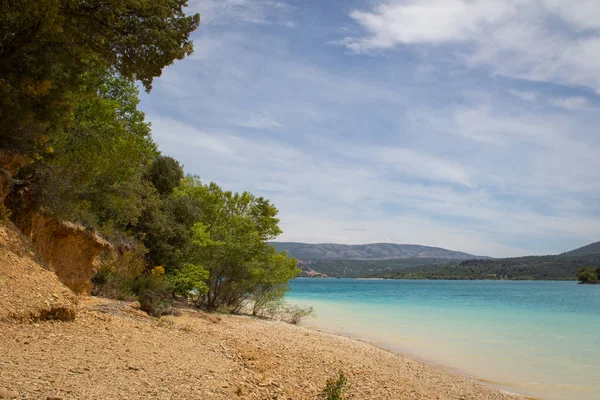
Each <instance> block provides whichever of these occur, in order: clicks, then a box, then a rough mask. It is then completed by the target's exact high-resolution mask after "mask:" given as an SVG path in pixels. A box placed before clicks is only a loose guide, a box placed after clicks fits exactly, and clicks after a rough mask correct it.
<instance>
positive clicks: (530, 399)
mask: <svg viewBox="0 0 600 400" xmlns="http://www.w3.org/2000/svg"><path fill="white" fill-rule="evenodd" d="M299 326H302V327H304V328H306V329H310V330H313V331H316V332H321V333H325V334H328V335H333V336H339V337H343V338H347V339H350V340H353V341H357V342H361V343H365V344H368V345H370V346H373V347H376V348H378V349H380V350H383V351H387V352H390V353H392V354H396V355H400V356H402V357H406V358H408V359H411V360H413V361H415V362H420V363H423V364H425V365H426V366H428V367H430V368H436V369H441V370H444V371H446V372H448V373H450V374H453V375H456V376H460V377H461V378H464V379H468V380H470V381H472V382H474V383H481V384H484V385H486V386H488V387H490V388H492V389H496V390H500V391H502V392H504V393H506V394H508V395H512V396H518V397H519V398H523V399H526V400H546V399H544V398H541V397H536V396H528V395H524V394H522V393H518V392H515V391H514V390H512V389H509V388H508V387H507V384H504V383H502V382H496V381H493V380H490V379H486V378H482V377H479V376H475V375H473V374H469V373H467V372H466V371H464V370H461V369H460V368H459V367H453V366H450V365H445V364H441V363H439V362H436V361H435V360H432V359H428V358H425V357H421V356H419V355H417V354H415V353H412V352H410V351H407V350H405V349H401V348H397V347H394V346H391V345H386V344H383V343H378V342H375V341H373V340H370V339H367V338H365V337H361V336H358V335H353V334H348V333H344V332H339V331H334V330H328V329H323V328H318V327H314V326H307V325H303V324H300V325H299Z"/></svg>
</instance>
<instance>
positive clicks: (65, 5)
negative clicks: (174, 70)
mask: <svg viewBox="0 0 600 400" xmlns="http://www.w3.org/2000/svg"><path fill="white" fill-rule="evenodd" d="M186 5H187V1H186V0H120V1H109V0H19V1H13V0H0V119H1V120H2V126H1V128H0V149H5V150H10V151H13V152H18V153H27V154H29V155H31V156H32V157H33V158H36V157H40V156H41V155H43V153H44V151H45V150H46V142H47V139H44V136H46V137H52V136H53V134H54V132H55V131H56V130H59V129H61V128H63V127H65V126H68V125H69V123H70V121H71V111H72V110H73V109H74V107H75V105H76V100H77V94H78V92H79V90H80V87H81V84H82V82H83V81H84V75H85V72H87V71H94V70H98V69H106V68H110V69H113V70H114V71H116V73H118V74H119V75H120V76H121V77H123V78H124V79H126V80H128V81H130V82H132V81H134V80H139V81H141V82H142V84H143V85H144V87H145V88H146V90H147V91H149V90H150V89H151V88H152V81H153V78H155V77H157V76H160V74H161V72H162V69H163V68H164V67H165V66H167V65H170V64H172V63H173V62H174V61H175V60H179V59H182V58H184V57H185V56H186V55H189V54H191V53H192V51H193V43H192V41H191V40H190V39H189V36H190V34H191V32H193V31H194V30H195V29H196V27H197V26H198V24H199V22H200V17H199V15H198V14H195V15H191V16H187V15H185V13H184V11H183V10H184V8H185V6H186ZM36 154H37V155H36Z"/></svg>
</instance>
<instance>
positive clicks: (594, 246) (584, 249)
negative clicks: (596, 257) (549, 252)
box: [560, 242, 600, 256]
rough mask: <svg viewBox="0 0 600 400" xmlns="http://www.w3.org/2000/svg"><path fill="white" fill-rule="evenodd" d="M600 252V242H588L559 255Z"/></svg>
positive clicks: (580, 254) (584, 254) (585, 254)
mask: <svg viewBox="0 0 600 400" xmlns="http://www.w3.org/2000/svg"><path fill="white" fill-rule="evenodd" d="M593 254H600V242H594V243H590V244H588V245H585V246H581V247H578V248H576V249H574V250H571V251H567V252H564V253H562V254H560V255H561V256H587V255H593Z"/></svg>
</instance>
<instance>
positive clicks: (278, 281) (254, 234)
mask: <svg viewBox="0 0 600 400" xmlns="http://www.w3.org/2000/svg"><path fill="white" fill-rule="evenodd" d="M174 194H175V196H186V197H191V198H196V199H198V200H199V203H200V207H201V213H200V215H201V216H202V217H201V220H200V221H198V222H197V223H196V224H194V226H193V227H192V230H191V232H192V240H191V247H190V252H189V254H188V261H189V262H191V263H193V264H196V265H203V266H204V267H205V268H206V269H207V270H208V271H209V276H208V280H207V286H208V291H207V293H206V295H205V296H204V297H203V299H202V300H203V301H202V305H203V306H204V307H206V308H209V309H218V308H220V307H226V308H229V309H231V310H234V311H236V310H239V309H241V307H242V306H243V305H244V303H245V302H247V301H249V300H250V298H251V297H252V295H253V294H255V293H257V292H262V293H267V292H272V291H279V292H280V293H283V292H284V291H285V288H284V286H285V284H287V282H288V281H289V280H290V279H292V278H293V277H294V276H295V275H296V274H297V273H298V269H297V268H296V261H295V260H294V259H289V258H288V257H287V256H286V255H285V253H282V254H280V253H277V252H276V251H275V249H274V248H273V247H272V246H271V245H270V244H269V243H268V241H269V240H272V239H273V238H275V237H276V236H277V235H279V234H280V233H281V230H280V229H279V226H278V223H279V220H278V219H277V218H276V216H277V209H276V208H275V207H274V206H273V205H272V204H271V203H270V202H269V201H268V200H266V199H264V198H262V197H255V196H253V195H252V194H250V193H248V192H244V193H232V192H229V191H224V190H222V189H221V188H220V187H219V186H218V185H216V184H215V183H210V184H208V185H203V184H202V183H201V182H200V180H199V179H198V178H196V177H188V178H186V179H185V180H184V182H183V184H182V185H181V186H180V187H179V188H177V189H176V190H175V193H174Z"/></svg>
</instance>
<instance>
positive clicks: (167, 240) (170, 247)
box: [133, 182, 202, 272]
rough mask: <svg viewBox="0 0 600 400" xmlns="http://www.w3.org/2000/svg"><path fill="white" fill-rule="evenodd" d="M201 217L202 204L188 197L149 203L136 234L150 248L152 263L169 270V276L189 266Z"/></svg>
mask: <svg viewBox="0 0 600 400" xmlns="http://www.w3.org/2000/svg"><path fill="white" fill-rule="evenodd" d="M177 183H179V182H177ZM201 213H202V209H201V204H200V200H199V199H197V198H194V197H190V196H185V195H177V196H175V195H170V196H167V197H161V199H160V201H158V202H149V203H146V207H145V208H144V210H143V211H142V214H141V215H140V218H138V221H137V223H136V224H135V225H134V226H133V230H134V231H135V232H137V233H138V235H139V237H140V239H141V240H142V241H143V243H144V245H145V246H146V247H148V249H149V252H148V258H149V260H150V262H151V263H152V264H155V265H163V266H165V270H166V271H167V272H171V271H174V270H178V269H181V268H182V267H183V266H184V265H185V264H186V263H188V262H189V260H188V258H189V252H190V246H191V228H192V226H193V225H194V224H195V223H196V222H198V221H200V219H201Z"/></svg>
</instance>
